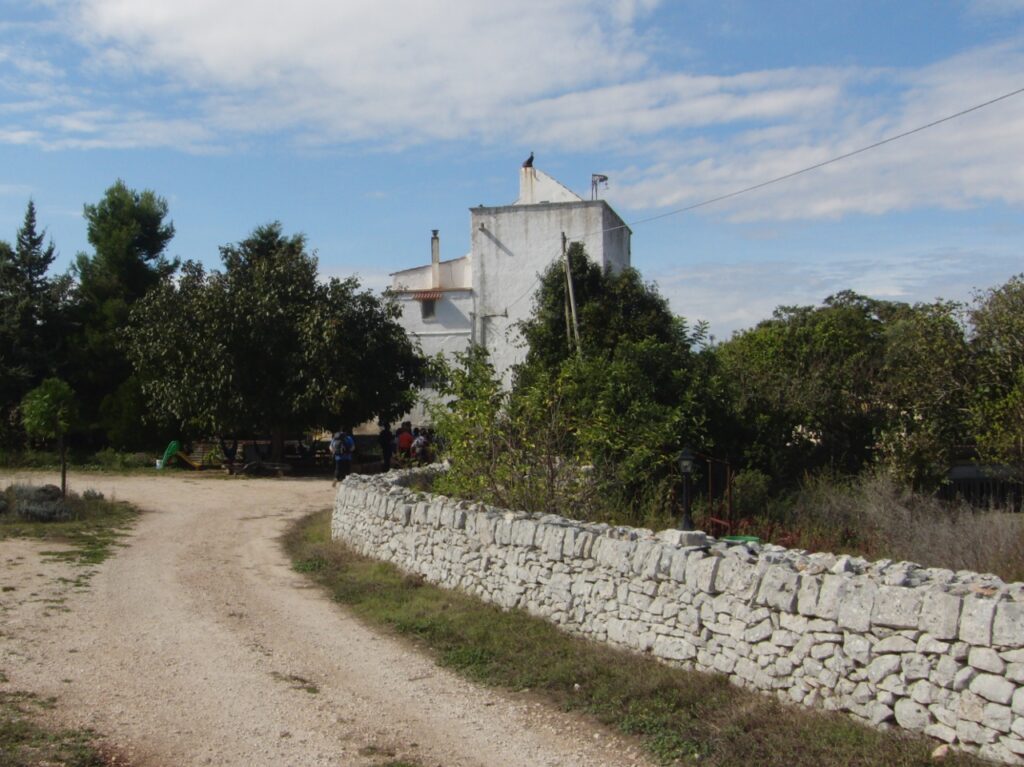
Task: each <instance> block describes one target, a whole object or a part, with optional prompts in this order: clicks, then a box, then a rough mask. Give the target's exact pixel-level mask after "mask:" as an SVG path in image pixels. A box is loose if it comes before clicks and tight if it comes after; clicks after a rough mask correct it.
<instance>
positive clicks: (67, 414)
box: [21, 378, 78, 496]
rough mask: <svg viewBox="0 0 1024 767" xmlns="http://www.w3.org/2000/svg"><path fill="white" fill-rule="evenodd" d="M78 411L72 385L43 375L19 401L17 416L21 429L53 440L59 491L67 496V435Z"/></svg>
mask: <svg viewBox="0 0 1024 767" xmlns="http://www.w3.org/2000/svg"><path fill="white" fill-rule="evenodd" d="M77 414H78V401H77V399H76V398H75V392H74V390H72V388H71V387H70V386H69V385H68V384H67V383H66V382H65V381H62V380H60V379H59V378H47V379H46V380H45V381H43V382H42V383H41V384H40V385H39V386H37V387H36V388H35V389H33V390H32V391H30V392H29V393H28V394H26V395H25V397H24V399H23V400H22V402H21V417H22V420H23V422H24V425H25V431H26V432H27V433H28V435H29V436H30V437H32V438H34V439H39V440H50V439H56V440H57V451H58V452H59V453H60V491H61V494H62V495H65V496H66V495H67V488H68V482H67V476H68V461H67V446H66V445H65V442H64V435H65V434H67V432H68V430H69V429H70V428H71V425H72V424H73V423H74V421H75V418H76V417H77Z"/></svg>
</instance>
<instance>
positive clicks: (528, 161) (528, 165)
mask: <svg viewBox="0 0 1024 767" xmlns="http://www.w3.org/2000/svg"><path fill="white" fill-rule="evenodd" d="M523 167H524V168H532V167H533V152H530V156H529V157H527V158H526V160H525V161H524V162H523Z"/></svg>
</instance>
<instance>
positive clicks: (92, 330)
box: [70, 180, 178, 447]
mask: <svg viewBox="0 0 1024 767" xmlns="http://www.w3.org/2000/svg"><path fill="white" fill-rule="evenodd" d="M84 214H85V220H86V224H87V230H88V237H89V243H90V244H91V245H92V246H93V249H94V251H93V253H92V254H91V255H90V254H86V253H79V254H78V256H77V257H76V259H75V264H74V267H73V273H74V274H75V276H76V277H77V279H78V285H77V289H76V293H75V305H74V307H73V316H74V321H75V325H76V327H77V329H78V332H77V333H76V335H75V338H74V339H73V342H72V344H71V355H70V357H71V359H70V362H71V365H70V367H71V376H72V383H73V384H74V385H75V389H76V390H77V391H78V392H79V393H80V395H81V398H82V408H83V416H84V418H85V420H86V428H87V429H89V430H90V431H92V432H94V433H95V434H96V435H97V439H98V440H99V439H104V438H105V439H107V440H109V441H111V442H113V443H114V444H115V445H117V446H119V447H134V446H137V445H139V444H141V443H140V439H141V437H142V430H141V428H140V424H141V421H142V419H143V416H144V415H145V412H144V411H143V410H142V409H141V405H142V402H141V398H140V397H139V383H138V381H136V380H134V378H133V373H132V368H131V364H130V363H129V362H128V359H127V358H126V357H125V353H124V351H123V349H122V346H121V334H122V331H123V329H124V327H125V325H126V324H127V323H128V313H129V311H130V309H131V307H132V305H133V304H134V303H135V302H136V301H138V300H139V299H141V298H142V297H143V296H144V295H146V293H147V292H148V291H149V290H151V289H152V288H154V287H155V286H156V285H158V284H159V283H160V282H161V281H162V280H165V279H167V278H168V277H169V276H170V275H172V274H173V273H174V272H175V270H176V269H177V268H178V260H177V259H168V258H167V257H166V256H165V251H166V249H167V245H168V243H169V242H170V240H171V238H172V237H173V236H174V225H173V224H172V223H170V222H169V221H166V220H165V219H166V218H167V215H168V206H167V201H166V200H165V199H164V198H162V197H160V196H158V195H157V194H156V193H155V192H153V191H150V190H145V191H142V192H137V191H135V190H132V189H129V188H128V186H127V185H126V184H125V182H124V181H121V180H118V181H117V182H115V183H114V184H113V185H112V186H111V187H110V188H109V189H107V190H106V192H105V193H104V195H103V199H102V200H100V201H99V202H98V203H96V204H94V205H86V206H85V208H84Z"/></svg>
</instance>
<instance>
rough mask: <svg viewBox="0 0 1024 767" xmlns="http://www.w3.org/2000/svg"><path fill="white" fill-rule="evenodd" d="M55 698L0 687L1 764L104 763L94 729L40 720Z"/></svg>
mask: <svg viewBox="0 0 1024 767" xmlns="http://www.w3.org/2000/svg"><path fill="white" fill-rule="evenodd" d="M52 707H53V701H52V700H45V699H41V698H38V697H36V696H34V695H30V694H28V693H21V692H4V691H0V764H2V765H4V767H39V765H54V767H57V765H59V766H60V767H103V765H106V764H108V762H107V760H106V759H105V758H104V757H103V755H102V754H101V753H100V752H99V751H98V750H97V749H96V747H95V745H94V741H95V738H96V736H95V733H93V732H92V731H91V730H66V729H57V728H51V727H46V726H43V725H40V724H39V719H40V718H42V717H43V716H45V712H46V710H47V709H49V708H52Z"/></svg>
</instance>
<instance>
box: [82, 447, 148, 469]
mask: <svg viewBox="0 0 1024 767" xmlns="http://www.w3.org/2000/svg"><path fill="white" fill-rule="evenodd" d="M88 463H91V464H95V465H96V466H99V467H101V468H103V469H113V470H118V471H120V470H124V469H144V468H148V467H150V466H152V465H153V457H152V456H151V455H150V454H149V453H124V452H121V451H118V450H114V448H112V447H108V448H104V449H103V450H100V451H99V452H98V453H96V454H95V455H94V456H93V457H92V458H91V459H90V460H89V461H88Z"/></svg>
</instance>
